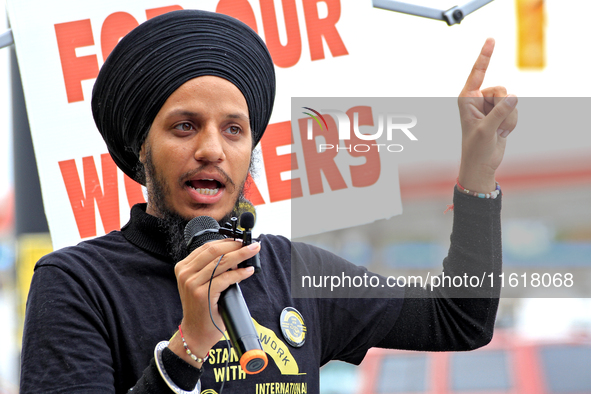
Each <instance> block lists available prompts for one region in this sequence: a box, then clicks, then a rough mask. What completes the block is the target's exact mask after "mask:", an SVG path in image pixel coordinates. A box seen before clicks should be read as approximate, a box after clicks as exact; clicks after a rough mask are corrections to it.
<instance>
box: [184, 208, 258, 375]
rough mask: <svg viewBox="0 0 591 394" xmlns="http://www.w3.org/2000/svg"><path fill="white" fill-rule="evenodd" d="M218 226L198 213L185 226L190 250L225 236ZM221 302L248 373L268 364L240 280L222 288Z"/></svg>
mask: <svg viewBox="0 0 591 394" xmlns="http://www.w3.org/2000/svg"><path fill="white" fill-rule="evenodd" d="M243 216H244V214H243V215H242V216H241V217H240V222H241V225H242V224H243V223H242V221H243V219H242V217H243ZM251 217H252V214H251ZM245 221H246V223H244V224H252V225H254V220H252V223H249V219H246V220H245ZM219 229H220V225H219V224H218V222H217V221H216V220H215V219H214V218H212V217H209V216H199V217H196V218H194V219H192V220H191V221H190V222H189V223H188V224H187V226H186V227H185V241H186V242H187V247H188V248H189V253H190V252H192V251H194V250H195V249H197V248H198V247H200V246H202V245H204V244H206V243H207V242H211V241H215V240H216V239H224V238H226V237H225V236H224V235H222V234H220V233H219V232H218V231H219ZM257 256H258V255H257ZM241 264H242V263H241ZM218 306H219V310H220V315H221V316H222V320H223V321H224V325H225V326H226V329H227V330H228V334H229V336H230V341H231V342H232V346H233V347H234V350H235V351H236V355H237V356H238V358H239V360H240V366H241V367H242V369H243V370H244V372H246V373H247V374H256V373H259V372H261V371H262V370H263V369H265V367H266V366H267V362H268V361H267V354H266V353H265V352H264V351H263V346H262V345H261V341H260V339H259V335H258V333H257V331H256V329H255V328H254V324H253V322H252V318H251V317H250V311H249V310H248V306H247V305H246V302H245V301H244V296H243V295H242V291H241V290H240V286H238V284H237V283H234V284H232V285H230V287H228V288H227V289H226V290H224V291H223V292H222V294H221V297H220V299H219V301H218Z"/></svg>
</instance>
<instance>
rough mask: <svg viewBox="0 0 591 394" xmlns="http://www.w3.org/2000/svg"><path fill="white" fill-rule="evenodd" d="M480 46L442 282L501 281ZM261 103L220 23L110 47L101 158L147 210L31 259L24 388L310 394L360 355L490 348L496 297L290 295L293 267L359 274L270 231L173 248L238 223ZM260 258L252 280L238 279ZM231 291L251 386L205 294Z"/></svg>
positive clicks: (501, 127) (496, 107)
mask: <svg viewBox="0 0 591 394" xmlns="http://www.w3.org/2000/svg"><path fill="white" fill-rule="evenodd" d="M493 45H494V43H493V41H492V40H488V41H487V42H486V43H485V45H484V47H483V49H482V52H481V54H480V55H479V57H478V59H477V60H476V63H475V65H474V68H473V70H472V73H471V74H470V76H469V77H468V80H467V82H466V85H465V86H464V89H463V91H462V93H461V95H460V96H461V98H460V101H459V107H460V116H461V121H462V136H463V138H462V160H461V166H460V173H459V177H458V185H457V186H456V188H455V189H454V204H455V209H454V225H453V232H452V237H451V241H452V242H451V247H450V250H449V254H448V257H447V258H446V259H445V261H444V267H445V271H446V272H454V270H456V271H458V269H459V268H458V267H461V269H465V267H469V268H468V269H469V270H471V272H472V271H474V272H483V271H486V272H500V269H501V234H500V208H501V199H500V195H499V187H498V185H497V184H496V183H495V170H496V169H497V167H498V166H499V164H500V163H501V160H502V158H503V153H504V149H505V143H506V138H507V135H508V134H509V133H510V132H511V131H512V130H513V129H514V128H515V125H516V122H517V112H516V110H515V105H516V102H517V98H516V97H514V96H507V92H506V90H505V89H504V88H501V87H495V88H489V89H484V90H482V91H481V90H480V86H481V84H482V82H483V79H484V74H485V71H486V68H487V66H488V62H489V60H490V56H491V54H492V50H493ZM274 96H275V74H274V68H273V62H272V59H271V57H270V55H269V52H268V51H267V48H266V47H265V44H264V43H263V41H262V40H261V39H260V38H259V36H258V35H257V34H256V33H255V32H254V31H252V30H251V29H250V28H249V27H247V26H246V25H245V24H243V23H241V22H239V21H237V20H235V19H233V18H231V17H228V16H225V15H221V14H215V13H210V12H205V11H197V10H184V11H175V12H171V13H168V14H165V15H162V16H159V17H156V18H153V19H151V20H149V21H147V22H145V23H143V24H142V25H140V26H139V27H137V28H136V29H134V30H133V31H132V32H130V33H129V34H128V35H127V36H125V37H124V38H123V39H122V40H121V41H120V42H119V44H118V45H117V46H116V48H115V49H114V50H113V52H112V53H111V55H110V56H109V58H108V59H107V60H106V62H105V64H104V66H103V67H102V69H101V71H100V74H99V76H98V78H97V80H96V83H95V86H94V90H93V97H92V111H93V116H94V119H95V122H96V125H97V128H98V130H99V132H100V133H101V134H102V136H103V138H104V140H105V142H106V144H107V147H108V149H109V152H110V154H111V156H112V157H113V160H114V161H115V163H117V165H118V166H119V168H121V169H122V170H123V171H124V172H125V173H126V174H127V175H128V176H130V177H131V178H133V179H135V180H136V181H138V182H139V183H141V184H143V185H145V186H146V188H147V191H148V200H147V201H148V202H147V204H140V205H136V206H134V207H133V208H132V210H131V218H130V221H129V223H127V224H126V225H125V226H124V227H123V228H122V229H121V231H114V232H111V233H109V234H107V235H105V236H102V237H99V238H96V239H93V240H90V241H85V242H82V243H80V244H79V245H77V246H74V247H68V248H64V249H61V250H58V251H55V252H53V253H51V254H49V255H47V256H45V257H44V258H42V259H41V260H40V261H39V262H38V263H37V265H36V268H35V273H34V276H33V281H32V284H31V291H30V295H29V298H28V303H27V314H26V322H25V331H24V339H23V351H22V365H21V393H42V392H51V393H62V392H68V393H72V392H74V393H75V392H84V393H125V392H129V391H130V392H132V393H166V392H177V393H182V392H199V391H201V392H204V393H220V392H221V391H222V387H223V390H224V391H226V392H233V393H253V394H255V393H259V392H273V391H274V392H285V393H287V392H289V393H291V392H300V393H303V392H307V393H317V392H319V383H318V379H319V368H320V367H321V366H322V365H324V364H326V363H327V362H328V361H330V360H343V361H347V362H350V363H354V364H358V363H360V362H361V361H362V360H363V357H364V355H365V353H366V352H367V350H368V349H369V348H370V347H374V346H377V347H386V348H401V349H417V350H468V349H474V348H477V347H479V346H483V345H485V344H486V343H488V341H490V339H491V337H492V332H493V326H494V321H495V315H496V309H497V306H498V296H499V293H498V289H497V290H494V289H491V291H490V292H489V294H488V295H487V296H486V297H481V298H469V299H457V298H452V297H430V296H428V294H427V292H428V290H427V289H423V288H414V287H408V288H393V289H392V297H390V298H377V299H366V298H353V299H346V298H345V299H343V298H338V299H328V298H305V299H303V298H293V297H292V296H291V290H290V285H291V273H292V267H291V265H292V263H293V261H292V259H294V258H296V259H298V261H302V262H305V264H308V265H309V266H310V267H312V266H323V267H324V266H326V267H330V269H334V270H337V271H340V272H346V273H347V275H349V276H351V277H352V276H363V275H364V274H365V273H366V272H365V271H364V270H363V269H362V268H359V267H356V266H354V265H352V264H350V263H348V262H346V261H344V260H343V259H341V258H339V257H338V256H335V255H333V254H331V253H329V252H327V251H324V250H321V249H318V248H316V247H313V246H310V245H305V244H298V243H292V242H290V241H289V240H288V239H286V238H283V237H281V236H275V235H262V236H261V237H260V238H259V239H258V242H253V243H251V244H250V245H248V246H244V245H243V243H242V242H237V241H235V240H233V239H230V238H228V239H221V240H213V241H211V242H206V243H204V244H203V245H202V246H199V247H197V248H196V249H195V250H193V251H192V252H191V253H188V251H187V247H186V242H185V240H184V236H183V231H184V229H185V226H186V224H187V223H188V222H189V221H190V220H191V219H193V218H195V217H199V216H209V217H211V218H213V219H214V220H215V221H218V222H220V223H225V222H226V221H228V220H229V218H231V217H232V216H235V215H236V207H237V206H238V205H239V203H240V202H242V201H243V199H244V197H243V190H244V185H245V180H246V178H247V175H248V171H249V168H250V166H251V163H252V150H253V148H254V147H255V146H256V144H257V143H258V142H259V141H260V139H261V137H262V135H263V133H264V131H265V128H266V126H267V124H268V122H269V117H270V115H271V111H272V107H273V101H274ZM450 192H451V190H450ZM257 254H258V255H259V257H260V261H261V265H262V267H263V269H262V271H261V272H260V273H257V274H255V275H253V273H254V268H253V267H248V268H239V267H238V264H240V263H241V262H243V261H245V260H247V259H249V258H252V257H253V256H255V255H257ZM238 282H240V285H241V287H242V293H243V294H244V298H245V299H246V303H247V304H248V309H249V311H250V314H251V316H252V323H253V325H254V326H255V328H256V331H257V333H258V335H259V339H260V341H261V343H262V344H263V349H264V351H265V352H266V356H267V357H268V365H267V367H266V368H265V369H264V370H263V371H262V372H260V373H254V374H252V373H246V371H244V369H243V368H242V367H241V366H240V365H239V360H238V357H237V355H236V352H235V350H234V349H230V350H229V349H228V347H227V345H226V341H223V340H221V338H222V333H221V332H220V330H221V331H222V332H223V331H225V330H226V329H227V328H228V327H225V325H224V320H223V319H222V317H221V315H220V310H219V308H218V306H219V300H220V296H221V294H222V292H224V291H225V290H226V289H227V288H228V287H229V286H231V285H233V284H235V283H238ZM441 294H442V295H445V294H444V293H441ZM218 328H219V330H218ZM270 387H273V391H267V390H270V389H269V388H270Z"/></svg>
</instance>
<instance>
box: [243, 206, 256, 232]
mask: <svg viewBox="0 0 591 394" xmlns="http://www.w3.org/2000/svg"><path fill="white" fill-rule="evenodd" d="M240 227H242V228H243V229H248V230H250V229H251V228H253V227H254V215H253V214H252V212H248V211H247V212H244V213H243V214H242V215H240Z"/></svg>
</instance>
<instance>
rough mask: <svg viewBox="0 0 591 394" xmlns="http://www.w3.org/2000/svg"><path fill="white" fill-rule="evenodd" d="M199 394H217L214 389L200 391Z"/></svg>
mask: <svg viewBox="0 0 591 394" xmlns="http://www.w3.org/2000/svg"><path fill="white" fill-rule="evenodd" d="M201 394H218V392H217V391H215V390H214V389H207V390H205V391H202V392H201Z"/></svg>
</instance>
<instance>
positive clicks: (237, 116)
mask: <svg viewBox="0 0 591 394" xmlns="http://www.w3.org/2000/svg"><path fill="white" fill-rule="evenodd" d="M226 118H228V119H240V120H243V121H245V122H250V119H249V118H248V116H246V115H245V114H243V113H240V112H237V113H233V114H228V115H226Z"/></svg>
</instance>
